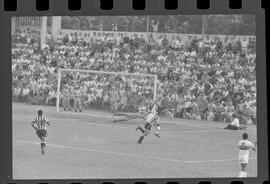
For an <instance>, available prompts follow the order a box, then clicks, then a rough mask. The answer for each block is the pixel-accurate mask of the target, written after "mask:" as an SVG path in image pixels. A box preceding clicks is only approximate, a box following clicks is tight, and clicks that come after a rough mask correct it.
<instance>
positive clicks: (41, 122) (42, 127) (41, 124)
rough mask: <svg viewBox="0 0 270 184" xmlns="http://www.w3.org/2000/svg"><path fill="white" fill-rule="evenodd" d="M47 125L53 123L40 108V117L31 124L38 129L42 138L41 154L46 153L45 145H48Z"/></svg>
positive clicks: (37, 132)
mask: <svg viewBox="0 0 270 184" xmlns="http://www.w3.org/2000/svg"><path fill="white" fill-rule="evenodd" d="M46 125H49V126H50V125H51V124H50V123H49V121H48V120H47V118H46V117H45V116H43V111H42V110H38V117H36V118H35V119H34V120H33V121H32V123H31V126H32V127H33V128H34V129H35V130H36V134H37V136H38V137H39V138H40V140H41V143H40V146H41V154H42V155H44V154H45V147H46V137H47V130H46Z"/></svg>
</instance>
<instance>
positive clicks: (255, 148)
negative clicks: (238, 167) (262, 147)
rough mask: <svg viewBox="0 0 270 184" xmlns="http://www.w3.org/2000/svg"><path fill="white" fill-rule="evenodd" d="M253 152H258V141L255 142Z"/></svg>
mask: <svg viewBox="0 0 270 184" xmlns="http://www.w3.org/2000/svg"><path fill="white" fill-rule="evenodd" d="M252 150H253V151H257V141H255V143H254V145H252Z"/></svg>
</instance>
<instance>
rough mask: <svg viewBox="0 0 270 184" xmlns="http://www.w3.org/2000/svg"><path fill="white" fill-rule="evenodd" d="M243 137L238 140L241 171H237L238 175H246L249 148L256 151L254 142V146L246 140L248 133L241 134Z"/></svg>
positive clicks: (241, 176)
mask: <svg viewBox="0 0 270 184" xmlns="http://www.w3.org/2000/svg"><path fill="white" fill-rule="evenodd" d="M242 137H243V139H242V140H240V141H239V149H240V151H239V163H240V165H241V171H240V173H239V177H240V178H243V177H247V165H248V160H249V150H250V149H252V150H254V151H256V148H255V146H256V142H255V146H254V145H253V144H252V143H251V142H250V141H249V140H248V134H247V133H244V134H243V136H242Z"/></svg>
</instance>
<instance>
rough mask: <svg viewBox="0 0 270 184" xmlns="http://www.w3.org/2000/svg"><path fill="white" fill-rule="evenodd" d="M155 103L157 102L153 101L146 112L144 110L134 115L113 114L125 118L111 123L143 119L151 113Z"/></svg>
mask: <svg viewBox="0 0 270 184" xmlns="http://www.w3.org/2000/svg"><path fill="white" fill-rule="evenodd" d="M156 103H157V101H155V102H154V103H153V104H152V105H151V106H149V108H148V110H146V109H145V110H142V111H139V112H138V113H135V114H127V113H114V116H122V117H125V118H122V119H117V120H113V122H121V121H129V120H133V119H140V118H143V119H145V116H147V115H148V114H149V113H151V111H152V109H153V107H154V106H155V104H156Z"/></svg>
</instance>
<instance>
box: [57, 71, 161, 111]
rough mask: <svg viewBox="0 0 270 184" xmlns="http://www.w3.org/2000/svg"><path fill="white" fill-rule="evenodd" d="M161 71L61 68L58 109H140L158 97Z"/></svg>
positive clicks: (59, 72) (59, 73)
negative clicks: (123, 71)
mask: <svg viewBox="0 0 270 184" xmlns="http://www.w3.org/2000/svg"><path fill="white" fill-rule="evenodd" d="M156 90H157V75H150V74H135V73H121V72H105V71H93V70H74V69H59V70H58V86H57V102H56V107H57V111H58V112H59V111H75V112H80V111H89V110H91V109H96V110H106V111H112V112H138V111H139V110H140V108H147V107H148V106H149V105H151V104H152V103H153V102H154V101H155V100H156Z"/></svg>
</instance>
